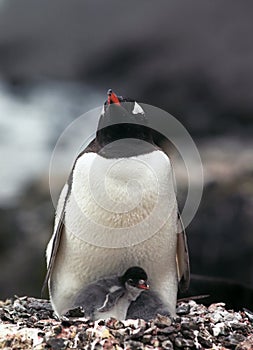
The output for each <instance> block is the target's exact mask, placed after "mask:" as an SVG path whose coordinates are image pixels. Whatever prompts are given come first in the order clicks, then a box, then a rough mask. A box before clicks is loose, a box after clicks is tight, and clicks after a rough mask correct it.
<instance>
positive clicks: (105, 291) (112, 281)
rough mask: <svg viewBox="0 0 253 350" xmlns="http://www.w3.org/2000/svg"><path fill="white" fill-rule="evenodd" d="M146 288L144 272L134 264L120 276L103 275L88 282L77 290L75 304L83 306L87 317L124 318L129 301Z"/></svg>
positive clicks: (96, 318)
mask: <svg viewBox="0 0 253 350" xmlns="http://www.w3.org/2000/svg"><path fill="white" fill-rule="evenodd" d="M148 289H149V286H148V284H147V274H146V272H145V271H144V270H143V269H142V268H140V267H138V266H134V267H130V268H129V269H128V270H127V271H126V272H125V273H124V274H123V275H122V276H112V277H105V278H102V279H100V280H98V281H96V282H93V283H91V284H89V285H88V286H87V287H85V289H83V290H81V291H80V292H79V294H78V296H77V298H76V302H75V304H76V307H78V306H81V307H82V308H83V310H84V316H85V317H87V318H91V319H94V320H98V319H101V318H102V319H106V318H109V317H115V318H117V319H119V320H124V319H126V315H127V310H128V307H129V305H130V303H131V302H132V301H134V300H136V299H137V298H138V297H139V295H140V294H141V293H142V292H143V291H145V290H148Z"/></svg>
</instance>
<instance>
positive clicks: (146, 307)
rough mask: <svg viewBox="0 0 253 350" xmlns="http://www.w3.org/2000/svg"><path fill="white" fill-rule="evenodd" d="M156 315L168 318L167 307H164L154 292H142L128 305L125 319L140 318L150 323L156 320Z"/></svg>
mask: <svg viewBox="0 0 253 350" xmlns="http://www.w3.org/2000/svg"><path fill="white" fill-rule="evenodd" d="M157 314H160V315H163V316H170V312H169V309H168V307H167V306H166V305H164V303H163V301H162V300H161V299H160V298H159V295H158V293H156V292H154V291H148V293H146V292H145V291H144V292H143V293H141V294H140V295H139V297H138V298H137V299H136V300H134V301H133V302H132V303H131V304H130V306H129V308H128V310H127V316H126V317H127V319H138V318H142V319H144V320H145V321H150V320H152V319H154V318H156V316H157Z"/></svg>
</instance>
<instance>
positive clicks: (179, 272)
mask: <svg viewBox="0 0 253 350" xmlns="http://www.w3.org/2000/svg"><path fill="white" fill-rule="evenodd" d="M107 95H108V96H107V100H106V102H105V104H104V106H103V109H102V113H101V116H100V120H99V123H98V128H97V132H96V137H95V139H94V140H93V141H92V142H91V143H90V144H89V145H88V146H87V148H86V149H85V150H83V151H82V152H81V153H80V154H79V155H78V156H77V158H76V160H75V162H74V165H73V168H72V171H71V173H70V176H69V179H68V181H67V183H66V185H65V186H64V188H63V190H62V192H61V195H60V198H59V201H58V207H57V210H56V217H55V226H54V232H53V235H52V238H51V240H50V242H49V244H48V246H47V275H46V278H45V283H44V285H45V284H46V283H47V282H48V286H49V294H50V300H51V303H52V306H53V308H54V310H55V312H56V314H57V315H58V316H61V315H63V314H64V313H65V312H66V311H68V310H69V309H71V308H72V307H74V306H75V300H76V296H77V295H78V293H79V292H80V290H82V289H83V288H85V286H87V285H88V284H89V283H92V282H94V281H96V280H98V279H101V278H103V277H105V276H109V275H120V274H123V273H124V271H126V270H127V269H128V268H129V267H131V266H134V265H136V266H141V267H142V268H143V269H144V270H145V271H146V272H147V275H148V276H149V281H150V285H151V286H152V289H153V290H154V291H155V292H156V293H157V295H158V296H159V298H160V299H161V300H162V302H163V303H164V307H165V308H167V309H168V310H169V312H170V314H171V315H174V314H175V306H176V298H177V290H178V283H179V286H180V287H181V289H182V290H184V289H187V286H188V284H189V259H188V250H187V243H186V236H185V232H184V229H183V227H182V225H181V221H180V216H179V214H178V205H177V200H176V194H175V190H174V182H173V171H172V166H171V162H170V158H169V156H168V154H167V152H166V150H164V149H163V148H162V147H161V146H159V142H157V140H158V141H159V137H157V133H154V131H153V130H152V129H151V128H149V122H148V116H147V115H146V113H145V107H144V106H143V107H142V106H141V105H140V104H138V103H137V102H136V101H133V100H130V99H126V98H123V97H121V96H117V95H116V94H115V93H114V92H113V91H112V90H109V91H108V94H107ZM152 117H153V116H152ZM154 135H155V138H154Z"/></svg>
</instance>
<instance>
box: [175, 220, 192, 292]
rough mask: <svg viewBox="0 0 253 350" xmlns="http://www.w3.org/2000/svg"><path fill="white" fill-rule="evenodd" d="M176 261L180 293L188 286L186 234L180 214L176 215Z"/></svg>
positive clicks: (188, 265)
mask: <svg viewBox="0 0 253 350" xmlns="http://www.w3.org/2000/svg"><path fill="white" fill-rule="evenodd" d="M176 261H177V272H178V281H179V289H180V291H181V292H185V291H186V290H187V289H188V288H189V284H190V263H189V254H188V246H187V237H186V232H185V229H184V226H183V223H182V219H181V216H180V214H178V233H177V253H176Z"/></svg>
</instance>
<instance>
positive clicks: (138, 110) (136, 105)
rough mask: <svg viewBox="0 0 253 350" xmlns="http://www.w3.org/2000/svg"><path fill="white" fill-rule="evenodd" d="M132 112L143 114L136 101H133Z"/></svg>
mask: <svg viewBox="0 0 253 350" xmlns="http://www.w3.org/2000/svg"><path fill="white" fill-rule="evenodd" d="M132 113H133V114H144V111H143V109H142V108H141V106H140V105H139V104H138V103H137V102H134V108H133V110H132Z"/></svg>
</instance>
